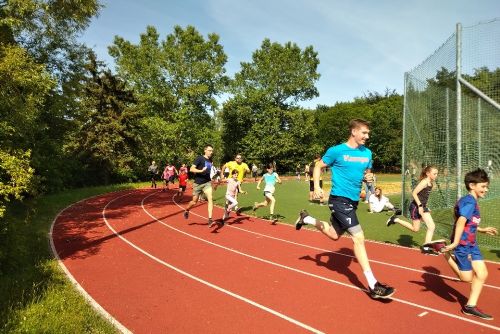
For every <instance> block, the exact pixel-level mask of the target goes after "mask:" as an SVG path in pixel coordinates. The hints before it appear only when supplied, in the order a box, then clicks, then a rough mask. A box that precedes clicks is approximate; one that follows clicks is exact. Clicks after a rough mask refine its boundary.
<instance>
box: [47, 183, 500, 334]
mask: <svg viewBox="0 0 500 334" xmlns="http://www.w3.org/2000/svg"><path fill="white" fill-rule="evenodd" d="M172 194H173V193H171V192H158V191H152V190H136V191H125V192H119V193H110V194H106V195H103V196H99V197H95V198H91V199H88V200H85V201H82V202H79V203H76V204H74V205H73V206H71V207H69V208H67V209H65V210H64V211H63V212H61V214H60V215H59V216H58V217H57V218H56V220H55V222H54V226H53V231H52V239H53V246H54V249H55V251H56V252H57V254H58V256H59V258H60V259H61V263H62V264H63V266H64V268H65V270H66V271H67V272H68V275H70V277H72V278H74V280H76V282H78V284H79V285H80V286H81V287H82V288H83V289H84V290H85V291H86V293H87V294H89V295H90V296H91V298H92V299H93V300H95V302H96V303H98V304H99V305H100V306H101V307H102V308H103V309H105V311H106V312H107V313H109V315H111V316H112V317H113V318H114V319H115V320H116V321H117V322H118V323H119V324H121V325H122V326H123V327H121V329H122V330H124V331H127V330H129V331H131V332H134V333H201V332H203V333H278V332H281V333H300V332H310V331H312V332H325V333H419V334H421V333H446V332H450V331H453V332H456V333H496V332H498V331H499V330H500V275H499V271H500V265H498V264H494V263H488V264H487V265H488V270H489V278H488V281H487V284H488V285H487V286H485V287H484V289H483V292H482V295H481V297H480V300H479V301H480V304H479V306H480V307H481V308H483V309H484V310H485V311H487V312H489V313H492V314H493V316H494V317H495V320H493V321H483V320H480V319H477V318H471V317H467V316H465V315H462V314H461V313H460V305H461V304H463V303H464V302H465V301H466V300H467V297H468V295H469V288H470V285H469V284H467V283H463V282H457V281H456V280H454V279H451V276H452V272H451V269H449V268H448V266H447V264H446V262H445V261H444V259H443V258H442V257H432V256H424V255H422V254H420V253H419V252H417V251H415V250H413V249H408V248H404V247H395V246H390V245H386V244H380V243H372V242H367V250H368V254H369V257H370V260H371V263H372V269H373V271H374V273H375V276H376V277H377V278H378V279H379V280H380V281H382V282H386V283H388V284H390V285H393V286H395V287H396V289H397V291H396V293H395V294H394V296H393V297H394V298H393V299H392V300H386V301H375V300H372V299H370V298H369V297H368V295H367V294H366V292H365V291H364V289H365V288H364V286H365V280H364V276H363V274H362V272H361V269H360V267H359V265H358V264H357V262H356V260H355V258H354V256H353V252H352V241H351V240H350V239H349V238H341V239H340V240H339V241H337V242H333V241H331V240H329V239H327V238H326V237H324V236H323V235H321V234H319V233H316V232H313V231H311V230H307V229H306V230H301V231H299V232H298V231H295V229H294V228H293V227H292V226H290V225H285V224H278V225H270V223H269V222H267V221H263V220H260V219H256V218H253V217H247V216H240V217H234V216H233V217H232V218H230V219H229V220H228V224H226V226H224V227H222V228H214V229H208V228H207V225H206V224H207V223H206V218H205V217H206V212H207V210H206V205H205V204H202V205H200V206H198V207H196V208H194V209H193V210H192V211H191V215H190V217H189V219H188V220H185V219H184V218H183V217H182V212H183V210H182V209H181V207H179V206H178V205H177V204H176V203H175V202H173V201H172ZM183 204H185V203H183ZM221 216H222V209H220V208H214V217H221Z"/></svg>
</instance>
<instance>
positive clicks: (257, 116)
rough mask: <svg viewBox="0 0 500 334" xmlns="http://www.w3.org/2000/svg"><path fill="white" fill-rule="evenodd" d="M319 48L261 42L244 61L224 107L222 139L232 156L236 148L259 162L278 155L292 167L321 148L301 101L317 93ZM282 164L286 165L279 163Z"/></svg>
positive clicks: (311, 119)
mask: <svg viewBox="0 0 500 334" xmlns="http://www.w3.org/2000/svg"><path fill="white" fill-rule="evenodd" d="M318 64H319V60H318V58H317V53H316V52H315V51H314V50H313V48H312V47H311V46H308V47H306V48H305V49H304V50H302V49H300V48H299V47H298V46H297V45H296V44H294V43H291V42H288V43H285V44H284V45H281V44H279V43H271V41H270V40H269V39H265V40H264V41H263V42H262V45H261V47H260V49H258V50H256V51H255V52H254V53H253V55H252V62H250V63H245V62H243V63H241V70H240V71H239V72H238V73H236V75H235V79H234V81H233V83H232V85H231V92H232V93H233V97H232V98H231V99H230V100H229V101H227V102H226V103H225V104H224V108H223V111H222V116H221V118H222V124H223V131H222V139H223V142H224V147H225V151H226V158H229V157H230V156H231V155H232V154H234V153H236V152H237V151H240V152H244V153H246V155H247V156H249V157H253V158H255V159H258V160H259V161H260V162H266V161H269V160H277V159H278V158H279V159H280V161H282V163H283V164H284V165H285V166H284V167H285V168H292V166H293V165H294V164H293V162H294V161H295V160H297V159H301V160H305V161H307V160H309V159H310V158H311V157H312V155H314V153H316V152H315V151H317V150H318V148H317V147H316V146H315V145H313V140H314V138H315V129H314V126H312V125H313V124H314V117H313V115H312V114H308V113H307V112H304V111H302V110H300V108H298V102H300V101H305V100H308V99H311V98H313V97H315V96H318V91H317V89H316V87H315V82H316V81H317V80H318V79H319V74H318V73H317V66H318ZM281 167H283V165H282V166H281Z"/></svg>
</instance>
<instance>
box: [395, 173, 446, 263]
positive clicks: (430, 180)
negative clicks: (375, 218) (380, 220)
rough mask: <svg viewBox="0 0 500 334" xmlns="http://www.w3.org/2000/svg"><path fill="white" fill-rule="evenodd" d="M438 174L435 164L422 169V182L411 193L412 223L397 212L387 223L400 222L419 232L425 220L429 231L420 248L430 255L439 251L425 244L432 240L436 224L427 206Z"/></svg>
mask: <svg viewBox="0 0 500 334" xmlns="http://www.w3.org/2000/svg"><path fill="white" fill-rule="evenodd" d="M437 176H438V170H437V168H436V167H435V166H427V167H425V168H424V169H422V172H421V173H420V182H419V183H418V184H417V186H416V187H415V189H413V192H412V193H411V194H412V196H413V201H412V202H411V203H410V217H411V223H409V222H407V221H404V220H403V219H401V218H398V217H397V216H396V214H394V215H393V216H392V217H391V218H389V219H388V220H387V223H386V225H387V226H391V225H393V224H396V223H398V224H400V225H401V226H404V227H406V228H407V229H409V230H410V231H413V232H418V231H419V230H420V222H421V221H422V220H423V221H424V223H425V225H427V232H426V233H425V240H424V243H423V245H424V246H422V247H420V250H421V251H422V253H424V254H430V255H437V253H436V252H435V251H434V250H433V249H432V248H431V247H427V246H425V244H427V243H429V242H431V241H432V236H433V234H434V230H435V229H436V225H435V224H434V220H433V219H432V216H431V211H430V210H429V208H428V207H427V202H428V200H429V195H430V193H431V190H432V187H433V186H434V182H435V181H436V178H437Z"/></svg>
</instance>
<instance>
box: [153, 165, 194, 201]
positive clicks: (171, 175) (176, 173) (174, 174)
mask: <svg viewBox="0 0 500 334" xmlns="http://www.w3.org/2000/svg"><path fill="white" fill-rule="evenodd" d="M148 173H149V174H150V178H151V188H156V187H157V184H156V179H157V178H158V174H159V172H158V165H157V164H156V161H152V162H151V165H150V166H149V167H148ZM176 178H177V179H178V180H179V191H178V193H177V194H176V196H177V197H178V198H180V199H182V198H183V196H184V192H185V191H186V187H187V180H188V178H189V175H188V169H187V167H186V164H182V165H181V167H179V170H177V168H175V166H174V165H172V164H170V163H167V164H166V166H165V168H164V169H163V172H162V174H161V179H162V180H163V181H164V187H163V189H162V191H167V190H169V189H170V187H169V185H170V184H174V182H175V179H176Z"/></svg>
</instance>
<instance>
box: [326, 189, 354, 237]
mask: <svg viewBox="0 0 500 334" xmlns="http://www.w3.org/2000/svg"><path fill="white" fill-rule="evenodd" d="M328 208H329V209H330V212H331V216H330V222H331V223H332V225H333V227H334V228H335V227H336V226H335V225H337V227H338V228H339V229H340V230H341V231H347V230H349V231H350V232H351V231H352V230H351V229H352V228H353V227H355V226H359V220H358V216H357V215H356V210H357V209H358V202H355V201H353V200H351V199H349V198H346V197H341V196H333V195H330V198H329V199H328ZM359 228H360V227H357V228H354V231H356V230H357V229H359ZM335 229H336V230H337V228H335ZM351 234H352V233H351Z"/></svg>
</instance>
